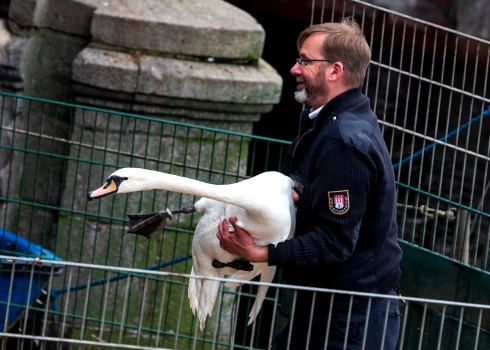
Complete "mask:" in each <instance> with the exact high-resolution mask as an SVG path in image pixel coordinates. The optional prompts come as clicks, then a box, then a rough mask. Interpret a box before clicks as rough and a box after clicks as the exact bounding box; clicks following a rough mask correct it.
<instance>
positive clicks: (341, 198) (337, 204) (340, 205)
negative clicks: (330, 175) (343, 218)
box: [328, 190, 350, 215]
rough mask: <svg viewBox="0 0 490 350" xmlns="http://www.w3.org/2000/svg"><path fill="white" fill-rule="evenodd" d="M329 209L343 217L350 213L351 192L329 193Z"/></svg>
mask: <svg viewBox="0 0 490 350" xmlns="http://www.w3.org/2000/svg"><path fill="white" fill-rule="evenodd" d="M328 207H329V208H330V211H331V212H332V213H334V214H335V215H342V214H345V213H347V212H348V211H349V208H350V198H349V190H343V191H330V192H328Z"/></svg>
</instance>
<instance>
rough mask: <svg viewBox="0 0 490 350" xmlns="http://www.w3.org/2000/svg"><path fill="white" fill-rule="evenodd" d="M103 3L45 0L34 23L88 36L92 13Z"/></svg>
mask: <svg viewBox="0 0 490 350" xmlns="http://www.w3.org/2000/svg"><path fill="white" fill-rule="evenodd" d="M107 1H109V0H107ZM102 3H103V1H102V0H43V1H42V5H43V6H41V7H40V8H38V9H37V10H36V15H35V18H34V25H35V26H36V27H40V28H50V29H54V30H57V31H60V32H63V33H68V34H74V35H79V36H82V37H85V38H88V37H89V36H90V25H91V23H92V15H93V13H94V11H95V9H96V8H97V6H98V5H99V4H102ZM40 4H41V2H40Z"/></svg>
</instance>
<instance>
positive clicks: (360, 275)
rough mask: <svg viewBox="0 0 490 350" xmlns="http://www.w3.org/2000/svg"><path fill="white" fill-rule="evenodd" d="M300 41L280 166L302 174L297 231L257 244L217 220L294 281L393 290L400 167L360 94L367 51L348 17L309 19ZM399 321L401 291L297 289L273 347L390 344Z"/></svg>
mask: <svg viewBox="0 0 490 350" xmlns="http://www.w3.org/2000/svg"><path fill="white" fill-rule="evenodd" d="M297 47H298V51H299V56H300V57H299V58H298V59H297V60H296V64H295V65H294V66H293V67H292V68H291V74H293V75H294V76H295V77H296V82H297V83H298V86H297V90H298V91H296V92H295V98H296V100H297V101H298V102H300V103H304V104H306V105H307V106H308V108H306V109H305V110H303V112H302V113H301V117H300V118H301V119H300V126H299V133H298V136H297V137H296V138H295V140H294V141H293V143H292V145H291V147H290V149H289V150H288V153H287V155H286V160H285V166H284V167H283V169H282V172H283V173H284V174H287V175H290V176H291V177H292V178H293V179H294V180H295V181H296V183H297V186H296V191H297V195H299V199H298V200H297V201H296V205H297V219H296V220H297V221H296V233H295V237H294V238H292V239H290V240H288V241H285V242H282V243H279V244H277V246H273V245H269V246H266V247H259V246H256V245H255V243H254V241H253V239H251V237H250V235H248V234H247V233H246V232H245V231H243V230H241V229H240V228H239V227H237V226H236V225H234V223H235V222H236V218H233V217H232V218H230V223H231V224H232V225H233V226H234V228H235V233H231V234H230V232H229V231H228V228H227V225H226V223H225V222H222V223H221V224H220V225H219V228H218V234H217V236H218V238H219V239H220V241H221V247H222V248H224V249H226V250H227V251H229V252H230V253H233V254H237V255H241V256H243V257H244V258H247V259H248V260H250V261H251V262H252V263H253V262H265V261H267V262H268V264H269V265H276V266H280V267H282V268H283V279H284V282H285V283H288V284H292V285H301V286H311V287H322V288H331V289H339V290H348V291H357V292H367V293H376V294H385V295H386V294H391V295H395V291H394V289H395V288H396V285H397V283H398V281H399V278H400V267H399V263H400V260H401V258H402V251H401V249H400V247H399V245H398V241H397V224H396V198H395V197H396V191H395V181H394V172H393V168H392V164H391V161H390V156H389V154H388V150H387V148H386V144H385V142H384V140H383V137H382V135H381V132H380V129H379V126H378V122H377V118H376V115H375V114H374V113H373V111H372V110H371V107H370V101H369V99H368V98H367V97H366V96H364V95H363V94H362V93H361V87H362V85H363V82H364V78H365V73H366V69H367V67H368V64H369V59H370V55H371V51H370V49H369V46H368V44H367V42H366V39H365V38H364V36H363V35H362V33H361V30H360V28H359V26H358V25H357V23H356V22H355V21H354V20H353V19H350V18H348V19H344V20H343V21H342V22H340V23H323V24H318V25H313V26H310V27H308V28H307V29H305V30H304V31H303V32H302V33H301V34H300V36H299V38H298V42H297ZM295 195H296V194H295ZM332 295H334V296H333V297H332ZM332 299H333V300H332ZM313 300H314V302H315V304H314V305H313V306H312V302H313ZM331 302H332V304H331ZM388 303H389V305H387V304H388ZM330 307H332V312H331V313H330ZM349 309H350V310H351V313H350V318H349V317H348V316H349ZM368 309H369V315H367V310H368ZM312 311H313V315H311V312H312ZM387 311H388V312H387ZM348 320H349V322H348ZM385 320H386V329H385ZM366 321H367V328H366ZM291 322H293V324H292V327H290V326H291ZM399 328H400V311H399V308H398V302H397V300H394V299H392V301H391V302H390V299H383V298H373V299H371V302H368V298H359V297H357V298H353V299H352V301H351V299H350V297H348V296H345V295H341V294H324V293H316V294H315V296H314V298H313V294H312V293H311V292H298V293H297V296H296V297H295V308H294V317H293V319H291V320H290V321H289V322H288V324H286V326H285V327H283V328H282V329H281V330H280V331H279V333H278V334H277V336H276V348H277V349H285V348H286V346H287V344H289V345H290V348H292V349H305V348H307V347H308V348H310V349H323V348H324V347H325V342H326V340H327V346H328V349H343V348H344V341H345V342H347V349H360V348H361V347H362V344H363V342H364V346H365V347H364V348H365V349H380V348H381V344H384V349H390V350H391V349H395V346H396V342H397V339H398V332H399ZM290 329H292V332H291V334H289V332H290ZM327 332H328V333H327ZM346 332H347V333H348V336H346ZM327 336H328V337H327Z"/></svg>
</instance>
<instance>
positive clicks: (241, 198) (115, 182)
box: [88, 168, 295, 331]
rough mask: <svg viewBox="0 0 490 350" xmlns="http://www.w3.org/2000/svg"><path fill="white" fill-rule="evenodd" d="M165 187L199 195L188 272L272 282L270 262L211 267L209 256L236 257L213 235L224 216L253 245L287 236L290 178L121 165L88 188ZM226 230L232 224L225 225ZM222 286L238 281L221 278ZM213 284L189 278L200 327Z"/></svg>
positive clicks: (102, 191) (103, 192) (261, 293)
mask: <svg viewBox="0 0 490 350" xmlns="http://www.w3.org/2000/svg"><path fill="white" fill-rule="evenodd" d="M155 189H161V190H167V191H172V192H178V193H185V194H190V195H194V196H198V197H202V198H201V199H200V200H198V201H197V202H196V203H195V204H194V207H195V211H197V212H198V213H201V214H203V215H202V217H201V218H200V219H199V221H198V224H197V226H196V229H195V232H194V238H193V240H192V260H193V265H192V271H191V275H193V276H204V277H223V276H229V277H230V278H233V279H238V280H251V279H253V278H254V277H256V276H258V275H259V274H260V275H261V277H260V281H261V282H269V283H270V282H272V279H273V278H274V275H275V273H276V267H275V266H268V265H267V263H253V270H252V271H244V270H236V269H234V268H232V267H223V268H215V267H213V261H216V260H217V261H218V262H222V263H229V262H232V261H235V260H237V259H240V257H239V256H236V255H232V254H230V253H228V252H227V251H225V250H223V249H222V248H220V246H219V240H218V238H217V237H216V232H217V229H218V223H219V222H220V221H222V220H223V219H228V218H229V217H230V216H236V217H237V218H238V221H237V225H238V226H239V227H241V228H243V229H244V230H246V231H248V232H249V233H250V235H251V236H252V237H253V238H254V241H255V243H256V244H257V245H260V246H265V245H268V244H269V243H272V244H277V243H278V242H282V241H284V240H286V239H287V238H288V237H290V236H292V234H293V233H294V229H295V212H294V203H293V199H292V189H293V180H292V179H291V178H289V177H287V176H285V175H283V174H281V173H279V172H273V171H270V172H264V173H262V174H259V175H257V176H255V177H252V178H249V179H246V180H243V181H241V182H237V183H234V184H229V185H212V184H208V183H206V182H202V181H198V180H194V179H190V178H186V177H182V176H177V175H171V174H166V173H163V172H158V171H153V170H146V169H140V168H123V169H119V170H117V171H115V172H114V173H113V174H111V175H110V176H109V177H108V178H107V182H106V184H105V185H104V186H102V187H101V188H99V189H97V190H95V191H92V192H90V193H89V194H88V199H89V200H92V199H97V198H102V197H104V196H107V195H109V194H114V193H129V192H137V191H145V190H155ZM229 227H230V230H233V227H232V226H231V225H229ZM225 285H226V286H227V287H236V286H238V285H239V284H236V283H227V284H225ZM267 289H268V286H263V285H261V286H259V288H258V290H257V296H256V299H255V302H254V305H253V307H252V310H251V311H250V314H249V322H248V324H249V325H250V324H251V323H252V322H253V321H254V319H255V317H256V316H257V314H258V312H259V311H260V308H261V306H262V302H263V301H264V298H265V295H266V293H267ZM218 290H219V282H218V281H213V280H208V279H201V278H191V279H190V281H189V290H188V297H189V303H190V307H191V309H192V311H193V313H194V315H196V314H197V317H198V319H199V322H200V328H201V331H202V330H203V329H204V325H205V322H206V318H207V316H210V315H211V313H212V311H213V308H214V304H215V301H216V297H217V294H218Z"/></svg>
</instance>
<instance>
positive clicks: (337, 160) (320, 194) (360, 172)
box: [268, 142, 376, 267]
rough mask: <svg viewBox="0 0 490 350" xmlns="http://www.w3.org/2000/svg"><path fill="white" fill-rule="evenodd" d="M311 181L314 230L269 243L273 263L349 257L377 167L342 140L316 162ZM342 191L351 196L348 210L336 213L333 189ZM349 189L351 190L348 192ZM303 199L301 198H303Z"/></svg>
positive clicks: (311, 263)
mask: <svg viewBox="0 0 490 350" xmlns="http://www.w3.org/2000/svg"><path fill="white" fill-rule="evenodd" d="M315 171H316V174H317V175H316V177H315V179H314V180H313V181H312V183H311V184H310V189H309V203H310V206H311V213H312V214H311V221H312V225H311V230H310V231H309V232H307V233H306V234H304V235H302V236H298V237H294V238H292V239H290V240H287V241H285V242H281V243H278V244H277V246H275V247H274V246H273V245H269V261H268V263H269V265H276V266H296V267H303V266H314V265H323V264H329V263H336V262H342V261H345V260H346V259H347V258H349V257H350V256H351V254H352V253H353V251H354V248H355V246H356V242H357V239H358V237H359V229H360V226H361V222H362V219H363V215H364V212H365V210H366V206H367V205H368V203H367V198H368V195H369V190H370V188H371V184H372V183H373V181H375V180H376V167H375V164H374V162H373V161H372V160H371V158H370V157H369V156H368V155H367V154H366V153H364V152H362V151H361V150H359V149H358V148H357V147H356V146H355V145H353V144H351V143H348V142H340V143H337V144H335V145H333V146H332V147H330V148H329V149H327V150H325V151H324V152H323V154H322V155H321V156H320V158H319V159H318V161H317V162H316V166H315ZM336 191H342V193H344V194H346V196H347V197H346V198H344V199H347V200H348V209H347V211H345V213H339V212H338V211H337V213H335V209H334V208H332V205H333V204H330V202H329V192H330V197H331V198H333V192H336ZM347 191H348V192H347ZM300 200H301V199H300Z"/></svg>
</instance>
